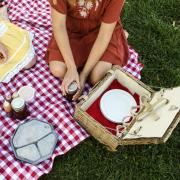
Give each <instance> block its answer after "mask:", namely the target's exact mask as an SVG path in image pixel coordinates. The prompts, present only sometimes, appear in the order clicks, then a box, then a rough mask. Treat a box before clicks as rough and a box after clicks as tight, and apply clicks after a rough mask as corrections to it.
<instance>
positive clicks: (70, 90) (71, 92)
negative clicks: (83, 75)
mask: <svg viewBox="0 0 180 180" xmlns="http://www.w3.org/2000/svg"><path fill="white" fill-rule="evenodd" d="M77 91H78V85H77V82H75V81H73V82H72V83H71V84H70V85H69V87H68V94H67V95H66V99H67V100H68V101H72V98H73V96H74V95H75V94H76V92H77Z"/></svg>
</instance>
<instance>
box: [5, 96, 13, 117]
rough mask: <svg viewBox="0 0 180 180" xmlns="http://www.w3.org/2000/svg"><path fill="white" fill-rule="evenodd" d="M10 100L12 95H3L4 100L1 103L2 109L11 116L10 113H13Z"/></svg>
mask: <svg viewBox="0 0 180 180" xmlns="http://www.w3.org/2000/svg"><path fill="white" fill-rule="evenodd" d="M11 101H12V97H11V96H10V95H8V96H6V97H5V101H4V103H3V109H4V111H5V112H6V113H7V116H8V117H12V115H13V110H12V107H11Z"/></svg>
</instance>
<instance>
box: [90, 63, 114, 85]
mask: <svg viewBox="0 0 180 180" xmlns="http://www.w3.org/2000/svg"><path fill="white" fill-rule="evenodd" d="M111 67H112V64H111V63H108V62H104V61H100V62H99V63H98V64H97V65H96V66H95V67H94V69H93V70H92V72H91V75H90V82H91V84H92V85H95V84H96V83H97V82H99V81H100V80H101V79H102V78H103V77H104V75H105V74H106V73H107V71H109V70H110V69H111Z"/></svg>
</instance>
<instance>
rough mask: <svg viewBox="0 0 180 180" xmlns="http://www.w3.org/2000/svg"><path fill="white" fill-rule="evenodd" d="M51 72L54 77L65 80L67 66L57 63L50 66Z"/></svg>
mask: <svg viewBox="0 0 180 180" xmlns="http://www.w3.org/2000/svg"><path fill="white" fill-rule="evenodd" d="M49 68H50V71H51V73H52V75H53V76H54V77H57V78H60V79H63V78H64V75H65V73H66V67H65V65H63V64H62V65H61V64H57V63H50V64H49Z"/></svg>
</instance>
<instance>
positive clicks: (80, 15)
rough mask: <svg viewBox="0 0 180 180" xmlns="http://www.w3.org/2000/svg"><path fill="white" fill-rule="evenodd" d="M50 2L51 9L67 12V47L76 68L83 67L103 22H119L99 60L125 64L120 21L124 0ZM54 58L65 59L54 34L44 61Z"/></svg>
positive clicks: (125, 49) (65, 0)
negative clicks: (68, 42) (68, 46)
mask: <svg viewBox="0 0 180 180" xmlns="http://www.w3.org/2000/svg"><path fill="white" fill-rule="evenodd" d="M49 2H50V4H51V6H52V8H54V9H56V10H57V11H58V12H59V13H62V14H66V15H67V20H66V25H67V31H68V35H69V40H70V46H71V49H72V52H73V56H74V60H75V63H76V65H77V66H78V67H82V66H83V65H84V64H85V62H86V61H87V58H88V56H89V54H90V51H91V49H92V46H93V44H94V42H95V40H96V38H97V35H98V32H99V28H100V25H101V23H102V22H104V23H108V24H110V23H113V22H118V23H117V25H116V28H115V29H114V32H113V35H112V38H111V41H110V43H109V45H108V47H107V49H106V51H105V52H104V54H103V55H102V57H101V59H100V60H101V61H106V62H110V63H112V64H116V65H121V66H123V65H125V64H126V63H127V60H128V44H127V40H126V37H125V35H124V31H123V28H122V25H121V22H120V14H121V10H122V8H123V5H124V0H96V1H91V0H77V1H76V4H75V5H70V4H69V3H68V1H67V0H49ZM53 60H59V61H64V58H63V56H62V54H61V52H60V50H59V48H58V46H57V43H56V40H55V38H54V36H53V37H52V39H51V41H50V43H49V45H48V50H47V61H48V62H49V61H53Z"/></svg>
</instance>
